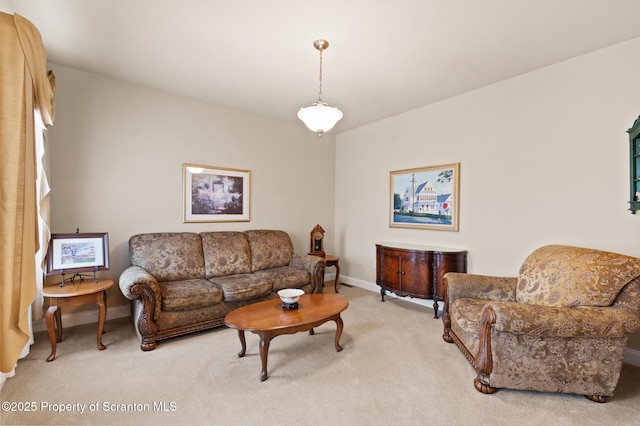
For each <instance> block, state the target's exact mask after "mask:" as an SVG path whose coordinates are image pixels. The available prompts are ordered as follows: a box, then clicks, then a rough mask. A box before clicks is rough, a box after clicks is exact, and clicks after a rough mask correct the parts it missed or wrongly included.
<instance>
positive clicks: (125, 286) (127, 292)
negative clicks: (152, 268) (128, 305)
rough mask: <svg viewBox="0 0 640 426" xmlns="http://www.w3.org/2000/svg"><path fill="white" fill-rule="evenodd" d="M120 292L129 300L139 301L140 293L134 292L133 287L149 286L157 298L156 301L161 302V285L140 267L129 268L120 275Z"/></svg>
mask: <svg viewBox="0 0 640 426" xmlns="http://www.w3.org/2000/svg"><path fill="white" fill-rule="evenodd" d="M119 282H120V291H122V294H123V295H124V297H126V298H127V299H129V300H134V299H138V298H139V297H140V294H139V292H138V291H133V287H134V286H135V285H136V284H141V285H144V286H148V287H149V288H150V290H151V291H152V294H153V295H154V296H155V298H156V300H160V285H159V284H158V280H156V279H155V278H154V277H153V275H151V274H150V273H149V272H147V270H146V269H143V268H141V267H139V266H129V267H128V268H127V269H125V270H124V272H122V274H121V275H120V280H119Z"/></svg>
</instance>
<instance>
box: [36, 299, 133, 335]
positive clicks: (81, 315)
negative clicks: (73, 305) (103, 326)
mask: <svg viewBox="0 0 640 426" xmlns="http://www.w3.org/2000/svg"><path fill="white" fill-rule="evenodd" d="M58 309H59V308H58ZM130 316H131V306H129V305H120V306H114V307H113V308H107V317H106V320H112V319H117V318H125V317H130ZM61 318H62V326H63V327H74V326H76V325H83V324H91V323H97V322H98V310H97V309H93V310H90V311H81V312H73V313H71V314H63V315H62V317H61ZM33 331H34V333H37V332H39V331H47V323H46V321H45V319H44V318H42V319H39V320H36V321H34V322H33Z"/></svg>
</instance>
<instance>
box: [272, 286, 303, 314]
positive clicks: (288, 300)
mask: <svg viewBox="0 0 640 426" xmlns="http://www.w3.org/2000/svg"><path fill="white" fill-rule="evenodd" d="M303 294H304V291H303V290H300V289H299V288H284V289H282V290H279V291H278V296H280V300H282V307H283V308H284V309H297V308H298V299H300V296H302V295H303Z"/></svg>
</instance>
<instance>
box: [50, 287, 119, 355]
mask: <svg viewBox="0 0 640 426" xmlns="http://www.w3.org/2000/svg"><path fill="white" fill-rule="evenodd" d="M111 287H113V280H98V282H94V281H93V279H89V280H86V281H78V282H73V281H72V282H69V283H65V285H64V286H60V285H58V284H56V285H50V286H47V287H44V288H43V289H42V294H43V295H44V297H48V298H49V300H50V301H49V309H47V313H46V315H45V318H46V322H47V331H48V333H49V340H50V341H51V355H49V357H47V361H53V360H54V359H56V343H57V342H61V341H62V317H61V314H60V309H59V308H60V306H65V305H84V304H85V303H93V302H95V303H97V304H98V307H99V309H100V314H99V316H98V349H100V350H104V349H107V347H106V346H105V345H103V344H102V333H103V329H104V319H105V318H106V316H107V290H108V289H110V288H111ZM54 318H55V324H54Z"/></svg>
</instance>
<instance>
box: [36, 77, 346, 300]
mask: <svg viewBox="0 0 640 426" xmlns="http://www.w3.org/2000/svg"><path fill="white" fill-rule="evenodd" d="M52 68H53V70H54V71H55V73H56V81H57V93H56V122H55V126H54V127H53V128H52V129H51V130H50V131H49V132H48V135H47V136H48V142H47V143H48V148H49V153H50V172H49V175H50V183H51V187H52V191H51V206H52V212H51V221H52V231H53V232H58V233H62V232H75V230H76V228H79V229H80V231H81V232H103V231H104V232H108V233H109V242H110V257H111V269H110V270H109V271H108V272H104V273H102V276H103V277H109V278H113V279H117V277H118V276H119V275H120V273H121V272H122V271H123V270H124V269H125V267H126V266H127V265H129V257H128V245H127V244H128V239H129V237H131V236H132V235H134V234H137V233H143V232H165V231H193V232H200V231H219V230H245V229H259V228H269V229H283V230H285V231H287V232H289V234H290V235H291V237H292V239H293V241H294V245H295V250H296V251H297V252H300V253H303V252H304V253H306V252H307V251H308V249H309V246H308V244H309V232H310V231H311V229H312V228H313V227H314V226H315V225H316V224H317V223H320V224H321V225H322V226H323V228H324V229H325V230H327V231H328V232H331V231H332V230H333V226H334V224H333V212H334V205H333V191H334V182H333V176H334V160H333V159H334V151H335V140H334V137H333V135H331V134H326V135H324V136H323V137H322V139H319V138H318V137H317V136H315V135H314V134H312V133H311V132H309V131H308V130H306V128H305V127H304V125H303V124H302V123H299V124H298V123H296V125H294V124H291V123H284V122H280V121H277V120H273V119H270V118H265V117H260V116H255V115H251V114H247V113H244V112H241V111H235V110H230V109H225V108H219V107H215V106H211V105H207V104H203V103H200V102H197V101H193V100H189V99H185V98H182V97H178V96H174V95H171V94H169V93H163V92H159V91H155V90H150V89H147V88H145V87H142V86H139V85H134V84H130V83H127V82H123V81H119V80H115V79H112V78H107V77H103V76H100V75H96V74H92V73H88V72H84V71H79V70H76V69H72V68H68V67H64V66H60V65H56V64H52ZM203 84H206V82H203ZM295 112H296V111H295V106H292V112H291V113H292V114H295ZM183 163H194V164H204V165H211V166H221V167H232V168H240V169H248V170H251V179H252V182H251V186H252V187H251V221H250V222H238V223H183V222H182V217H183V216H182V204H183V196H182V164H183ZM327 244H328V245H329V247H331V241H330V240H329V239H327ZM109 299H110V301H109V303H110V306H114V304H123V303H125V302H126V299H124V298H123V297H122V296H121V294H120V290H119V289H117V288H114V289H112V290H111V291H110V292H109ZM89 308H95V306H94V307H91V306H88V307H87V309H89ZM81 309H84V307H83V308H81ZM70 311H71V309H68V310H66V311H65V312H70Z"/></svg>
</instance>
